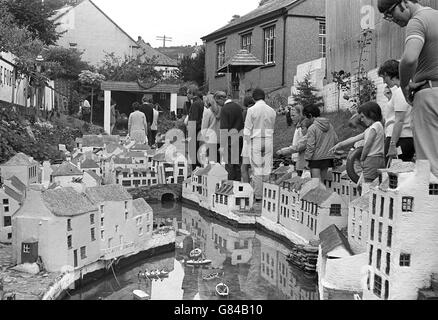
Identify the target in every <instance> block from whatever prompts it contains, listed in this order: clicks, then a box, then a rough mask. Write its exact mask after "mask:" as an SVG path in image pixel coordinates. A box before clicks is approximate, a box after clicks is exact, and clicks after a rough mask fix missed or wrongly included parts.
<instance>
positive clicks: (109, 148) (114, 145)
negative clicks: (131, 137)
mask: <svg viewBox="0 0 438 320" xmlns="http://www.w3.org/2000/svg"><path fill="white" fill-rule="evenodd" d="M118 148H120V149H121V148H122V146H121V145H119V144H118V143H112V142H111V143H108V144H107V145H106V147H105V149H106V152H108V153H113V152H114V151H116V150H117V149H118Z"/></svg>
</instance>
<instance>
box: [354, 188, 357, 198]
mask: <svg viewBox="0 0 438 320" xmlns="http://www.w3.org/2000/svg"><path fill="white" fill-rule="evenodd" d="M356 196H357V189H356V188H353V197H356Z"/></svg>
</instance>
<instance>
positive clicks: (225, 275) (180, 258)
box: [68, 203, 318, 300]
mask: <svg viewBox="0 0 438 320" xmlns="http://www.w3.org/2000/svg"><path fill="white" fill-rule="evenodd" d="M151 206H152V208H153V209H154V219H155V223H156V224H157V225H168V226H173V227H174V228H175V229H177V230H178V232H177V237H176V250H175V253H169V254H165V255H162V256H159V257H155V258H152V259H147V260H146V261H142V262H139V263H138V264H136V265H133V266H130V267H129V268H128V269H123V270H118V271H117V272H116V277H117V278H115V277H114V276H113V275H109V276H107V277H106V278H104V279H101V280H98V281H96V282H95V283H93V284H91V285H89V286H87V287H84V288H82V289H80V290H77V291H75V292H73V293H71V297H68V299H84V300H97V299H99V298H103V299H108V300H132V291H133V290H135V289H140V290H143V291H145V292H146V293H148V294H149V295H150V296H151V299H152V300H213V299H232V300H316V299H318V290H317V281H316V278H315V277H313V276H308V275H306V274H304V273H303V272H302V271H301V270H299V269H296V268H295V267H293V266H291V265H290V264H289V263H288V262H287V261H286V257H287V255H288V254H289V249H288V248H287V247H286V246H285V245H283V244H282V243H280V242H278V241H276V240H273V239H272V238H270V237H269V236H267V235H265V234H263V233H260V232H259V231H254V230H238V229H233V228H231V227H229V226H226V225H224V224H222V223H220V222H218V221H216V220H213V219H211V218H207V217H203V216H201V215H200V214H199V212H198V211H197V210H194V209H190V208H187V207H184V206H182V205H181V204H179V203H171V204H163V205H162V204H151ZM194 248H200V249H202V251H203V253H204V255H205V257H206V258H207V259H210V260H212V263H211V265H209V266H207V267H205V266H204V267H194V266H189V265H186V264H185V263H184V260H188V259H189V258H188V255H189V253H190V251H191V250H193V249H194ZM162 268H167V269H168V270H169V271H171V272H170V273H169V276H168V277H167V278H164V279H161V280H149V279H147V280H145V279H141V280H139V279H138V276H137V275H138V272H139V271H145V270H146V269H148V270H154V269H162ZM214 272H217V273H219V274H220V276H219V278H216V279H212V280H204V279H203V277H206V276H207V275H209V274H211V273H214ZM219 282H223V283H225V284H227V285H228V287H229V289H230V295H229V296H228V298H220V297H218V296H217V295H216V293H215V287H216V285H217V284H218V283H219Z"/></svg>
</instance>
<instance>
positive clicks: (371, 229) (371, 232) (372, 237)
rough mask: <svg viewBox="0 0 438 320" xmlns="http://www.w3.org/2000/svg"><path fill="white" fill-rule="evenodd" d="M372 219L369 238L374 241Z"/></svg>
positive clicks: (372, 220)
mask: <svg viewBox="0 0 438 320" xmlns="http://www.w3.org/2000/svg"><path fill="white" fill-rule="evenodd" d="M374 223H375V221H374V219H371V228H370V239H371V241H374Z"/></svg>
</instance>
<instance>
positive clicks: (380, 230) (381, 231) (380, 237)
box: [378, 222, 383, 243]
mask: <svg viewBox="0 0 438 320" xmlns="http://www.w3.org/2000/svg"><path fill="white" fill-rule="evenodd" d="M382 233H383V223H382V222H379V233H378V235H379V242H380V243H381V242H382Z"/></svg>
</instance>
